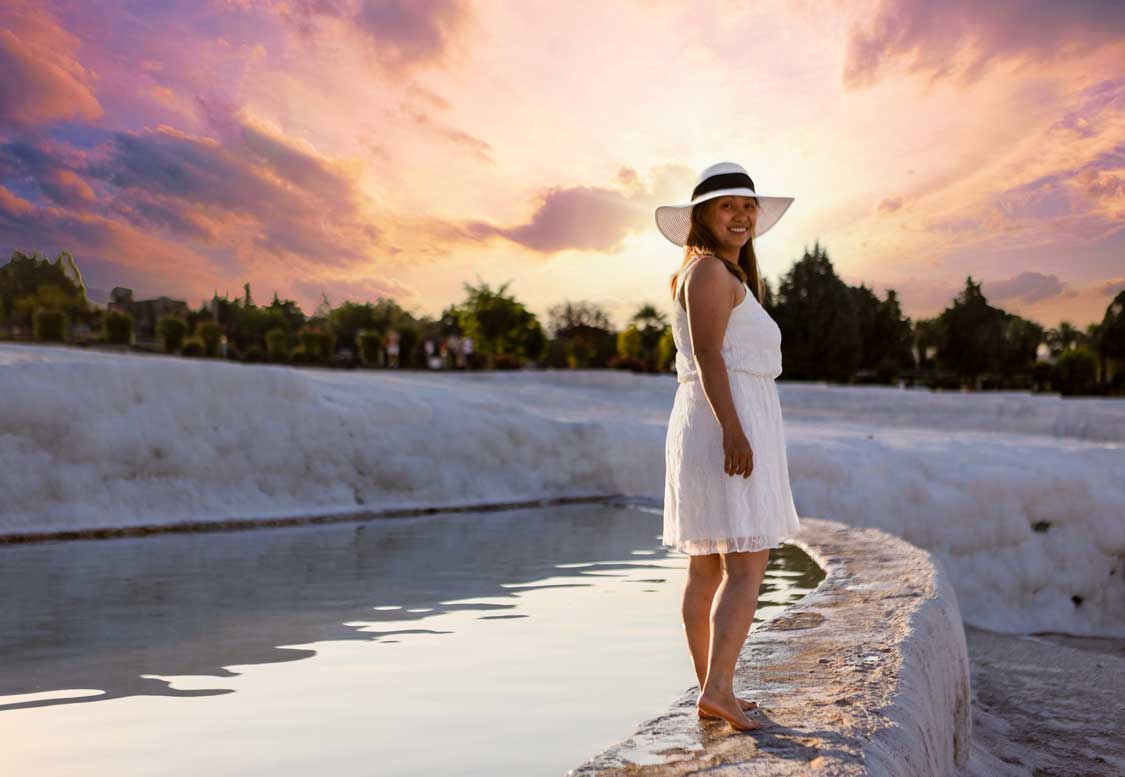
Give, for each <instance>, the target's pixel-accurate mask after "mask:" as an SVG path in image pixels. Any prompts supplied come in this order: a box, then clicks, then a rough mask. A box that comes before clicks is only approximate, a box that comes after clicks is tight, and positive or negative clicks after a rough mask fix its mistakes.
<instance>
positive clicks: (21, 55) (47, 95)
mask: <svg viewBox="0 0 1125 777" xmlns="http://www.w3.org/2000/svg"><path fill="white" fill-rule="evenodd" d="M77 48H78V39H77V38H75V37H74V36H73V35H71V34H70V33H68V32H67V31H66V30H64V29H63V28H62V27H61V26H60V25H59V23H58V21H57V20H56V19H55V17H54V16H53V15H51V14H50V13H49V12H48V11H46V10H44V9H42V8H38V7H35V6H33V5H32V4H31V3H28V2H23V1H22V0H15V2H10V3H5V7H4V8H3V9H0V73H3V74H4V75H3V77H0V126H5V125H6V126H8V127H11V128H18V129H26V128H28V127H34V126H36V125H40V124H50V123H53V122H56V121H60V120H67V119H78V120H84V121H93V120H96V119H99V118H101V116H102V114H103V111H102V106H101V105H100V104H99V103H98V99H97V97H96V96H95V95H94V87H93V82H94V76H93V74H92V73H90V72H89V71H88V70H87V69H86V68H85V67H83V66H82V64H81V63H80V62H79V61H78V60H77V59H76V58H75V57H74V51H75V50H76V49H77Z"/></svg>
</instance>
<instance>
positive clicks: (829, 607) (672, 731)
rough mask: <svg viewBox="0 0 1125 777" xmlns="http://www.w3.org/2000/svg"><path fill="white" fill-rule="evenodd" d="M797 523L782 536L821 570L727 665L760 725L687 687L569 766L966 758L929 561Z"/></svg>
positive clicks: (961, 685)
mask: <svg viewBox="0 0 1125 777" xmlns="http://www.w3.org/2000/svg"><path fill="white" fill-rule="evenodd" d="M801 521H802V528H801V532H800V534H799V535H798V537H797V538H796V540H795V541H794V543H793V544H795V545H798V546H800V547H801V548H802V549H803V550H804V551H805V552H806V553H808V554H809V555H810V556H811V557H812V558H813V559H814V560H815V561H816V562H817V563H818V564H820V565H821V566H822V567H823V568H824V569H825V571H826V572H827V576H826V577H825V579H824V580H823V581H822V582H821V584H820V585H819V586H818V587H817V588H816V590H814V591H812V592H810V593H809V594H807V595H806V596H805V597H804V598H803V599H801V600H800V601H799V602H797V603H795V604H794V605H793V606H792V607H790V608H789V609H788V610H787V611H786V612H785V613H784V614H783V615H781V616H780V617H778V618H776V619H774V620H772V621H769V622H767V623H765V624H762V625H761V626H760V627H756V628H755V629H753V630H752V631H751V633H750V636H749V638H748V639H747V641H746V644H745V645H744V647H743V649H742V653H741V655H740V656H739V662H738V669H737V672H736V676H735V690H736V692H738V693H739V694H740V695H744V696H749V697H750V698H754V699H757V700H758V701H759V705H760V707H761V712H760V713H759V715H758V719H759V720H761V721H762V722H763V723H764V725H763V727H762V728H760V729H758V730H756V731H750V732H744V733H735V732H732V731H731V730H730V728H729V727H728V726H727V725H726V723H724V722H722V721H717V720H712V721H706V722H704V721H701V720H699V718H698V717H697V715H696V710H695V699H696V696H697V689H695V688H692V689H690V690H688V691H687V692H686V693H685V694H684V695H683V696H682V697H681V698H680V699H679V700H677V701H676V702H675V703H674V704H673V705H672V706H671V707H670V708H669V709H668V710H666V711H665V712H663V713H662V714H659V715H657V716H656V717H654V718H652V719H651V720H648V721H646V722H645V723H643V724H642V725H641V726H640V727H639V728H638V729H637V731H636V732H635V733H634V734H633V735H632V736H630V737H629V738H628V739H626V740H624V741H623V742H620V743H619V744H617V745H615V746H613V747H611V748H609V749H608V750H606V751H605V752H603V753H601V754H600V755H598V756H596V757H594V758H593V759H591V760H590V761H588V762H587V763H585V764H583V765H581V766H579V767H578V768H576V769H574V770H572V771H571V775H573V777H590V775H595V774H597V775H654V776H655V775H682V774H698V773H700V772H701V771H703V770H706V772H707V774H708V775H727V774H730V775H734V774H738V775H747V776H749V777H753V776H754V775H762V776H763V777H764V776H765V775H769V776H770V777H779V776H782V775H808V774H822V773H823V774H832V775H872V776H873V777H874V776H877V777H883V776H885V777H942V776H943V775H954V774H956V772H957V770H958V768H959V767H963V766H964V765H965V764H966V763H967V762H968V759H969V753H970V750H971V739H972V737H971V709H970V688H969V658H968V653H967V651H966V647H965V634H964V630H963V628H962V625H961V615H960V611H959V610H958V607H957V599H956V596H955V595H954V592H953V587H952V585H951V584H950V582H949V580H948V578H947V576H946V573H945V571H944V568H943V567H942V565H941V563H940V561H938V560H937V559H936V558H935V557H934V556H933V555H931V554H930V553H928V552H927V551H925V550H921V549H919V548H916V547H914V546H913V545H910V544H909V543H907V542H905V541H903V540H900V539H897V538H896V537H893V536H892V535H890V534H887V533H885V532H882V531H880V530H878V529H870V528H868V529H858V528H853V527H850V526H847V525H845V524H841V523H837V522H834V521H826V520H820V519H816V518H805V517H802V518H801Z"/></svg>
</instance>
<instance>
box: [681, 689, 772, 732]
mask: <svg viewBox="0 0 1125 777" xmlns="http://www.w3.org/2000/svg"><path fill="white" fill-rule="evenodd" d="M695 706H696V707H697V708H698V709H699V711H700V712H701V713H704V714H705V715H710V716H713V717H716V718H722V719H723V720H725V721H726V722H727V725H729V726H730V727H731V728H733V729H734V730H735V731H753V730H754V729H756V728H761V727H762V724H761V723H760V722H758V721H756V720H751V719H750V718H748V717H746V715H745V713H743V711H742V706H741V704H740V703H739V699H737V698H736V697H735V696H734V694H730V695H729V696H727V697H726V698H722V697H716V696H708V695H707V694H706V693H701V694H700V695H699V699H698V700H697V701H696V702H695Z"/></svg>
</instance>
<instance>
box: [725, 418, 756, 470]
mask: <svg viewBox="0 0 1125 777" xmlns="http://www.w3.org/2000/svg"><path fill="white" fill-rule="evenodd" d="M753 471H754V451H753V449H752V448H751V447H750V441H749V440H748V439H746V433H745V432H743V431H742V427H736V428H734V429H731V430H730V431H727V430H723V472H725V473H727V474H728V475H730V476H732V477H733V476H734V475H742V477H744V478H748V477H750V473H751V472H753Z"/></svg>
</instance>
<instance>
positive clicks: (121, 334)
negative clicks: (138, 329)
mask: <svg viewBox="0 0 1125 777" xmlns="http://www.w3.org/2000/svg"><path fill="white" fill-rule="evenodd" d="M102 327H103V333H104V335H105V340H106V342H107V343H113V344H115V345H132V344H133V317H132V316H131V315H129V314H128V313H122V312H121V311H119V310H111V311H109V312H108V313H106V314H105V317H104V318H103V319H102Z"/></svg>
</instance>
